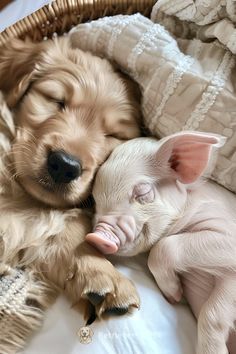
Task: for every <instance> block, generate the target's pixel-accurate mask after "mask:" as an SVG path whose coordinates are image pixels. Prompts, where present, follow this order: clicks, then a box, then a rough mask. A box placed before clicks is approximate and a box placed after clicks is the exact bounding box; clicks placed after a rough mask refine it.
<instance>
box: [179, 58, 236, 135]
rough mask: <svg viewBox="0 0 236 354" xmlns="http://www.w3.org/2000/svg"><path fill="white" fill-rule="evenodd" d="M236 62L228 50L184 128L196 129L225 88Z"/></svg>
mask: <svg viewBox="0 0 236 354" xmlns="http://www.w3.org/2000/svg"><path fill="white" fill-rule="evenodd" d="M234 64H235V59H234V57H233V55H232V54H231V53H230V52H226V53H225V55H224V57H223V60H222V62H221V64H220V65H219V67H218V69H217V71H216V73H215V75H214V76H213V78H212V80H211V81H210V82H209V85H208V87H207V89H206V91H204V92H203V94H202V98H201V101H200V102H199V103H198V104H197V106H196V108H195V110H194V111H193V112H192V114H191V116H190V118H189V119H188V120H187V122H186V124H185V126H184V127H183V130H195V129H198V128H199V125H200V123H201V122H202V121H203V120H204V119H205V117H206V114H207V112H208V111H209V109H210V108H211V106H212V105H213V104H214V102H215V100H216V98H217V96H218V94H219V93H220V91H221V90H222V89H223V88H224V85H225V82H226V80H227V78H228V76H229V74H230V72H231V69H232V67H233V66H234Z"/></svg>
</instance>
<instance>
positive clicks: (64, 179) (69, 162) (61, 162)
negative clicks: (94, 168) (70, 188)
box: [47, 150, 82, 183]
mask: <svg viewBox="0 0 236 354" xmlns="http://www.w3.org/2000/svg"><path fill="white" fill-rule="evenodd" d="M47 169H48V173H49V175H50V176H51V177H52V179H53V180H54V182H56V183H70V182H71V181H73V180H75V179H76V178H77V177H79V176H80V175H81V173H82V167H81V163H80V161H79V160H78V159H76V158H75V157H74V156H72V155H70V154H67V153H65V152H64V151H60V150H58V151H51V152H50V153H49V155H48V160H47Z"/></svg>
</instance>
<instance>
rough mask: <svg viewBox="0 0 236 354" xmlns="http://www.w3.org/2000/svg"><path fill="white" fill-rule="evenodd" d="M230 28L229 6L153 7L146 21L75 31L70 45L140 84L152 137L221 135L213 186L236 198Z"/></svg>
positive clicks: (167, 3)
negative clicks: (223, 138) (101, 58)
mask: <svg viewBox="0 0 236 354" xmlns="http://www.w3.org/2000/svg"><path fill="white" fill-rule="evenodd" d="M157 21H158V22H159V23H163V24H164V25H165V27H164V26H162V25H160V24H159V23H154V22H157ZM234 23H236V2H235V1H231V0H224V1H223V0H221V1H220V0H196V1H191V0H159V1H158V2H157V3H156V5H155V6H154V8H153V11H152V20H149V19H148V18H146V17H144V16H142V15H140V14H135V15H132V16H122V15H119V16H114V17H106V18H102V19H99V20H97V21H92V22H90V23H86V24H81V25H79V26H77V27H76V28H74V29H73V30H72V32H71V41H72V44H73V45H74V46H78V47H80V48H81V49H83V50H89V51H92V52H94V53H95V54H98V55H101V56H105V57H107V58H109V59H111V60H113V61H115V62H116V63H117V64H118V65H119V66H120V68H121V69H122V70H123V71H125V72H127V73H128V74H129V75H130V76H131V77H133V78H134V79H135V80H136V81H137V82H138V83H139V85H140V87H141V90H142V94H143V99H142V108H143V114H144V122H145V124H146V126H147V127H148V128H149V129H150V131H151V133H152V134H154V135H156V136H158V137H162V136H166V135H168V134H172V133H175V132H177V131H180V130H201V131H211V132H215V133H219V134H222V135H224V136H226V137H227V138H228V140H227V143H226V145H225V146H224V147H223V148H222V149H221V151H220V155H219V157H218V160H217V164H216V167H215V170H214V172H213V179H215V180H217V181H218V182H219V183H220V184H222V185H224V186H225V187H227V188H228V189H230V190H232V191H234V192H236V72H235V71H236V70H235V55H234V53H236V30H235V29H234ZM166 28H168V31H167V29H166ZM209 40H210V42H209ZM203 41H204V42H203Z"/></svg>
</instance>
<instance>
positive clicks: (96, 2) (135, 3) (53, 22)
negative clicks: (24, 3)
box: [0, 0, 156, 47]
mask: <svg viewBox="0 0 236 354" xmlns="http://www.w3.org/2000/svg"><path fill="white" fill-rule="evenodd" d="M155 2H156V0H52V2H51V3H49V4H48V5H45V6H43V7H42V8H40V9H39V10H37V11H35V12H34V13H32V14H31V15H28V16H27V17H25V18H23V19H22V20H19V21H18V22H16V23H15V24H13V25H11V26H9V27H8V28H6V29H5V30H4V31H3V32H1V33H0V47H1V46H2V45H3V44H5V43H7V41H9V40H10V39H12V38H23V39H24V38H25V37H30V38H31V39H32V40H33V41H40V40H42V39H44V38H45V39H47V38H51V37H53V35H54V34H57V33H58V32H59V33H58V34H63V33H64V32H66V31H68V30H69V29H70V28H71V27H73V26H74V25H76V24H78V23H81V22H85V21H88V20H93V19H96V18H100V17H104V16H106V15H109V16H111V15H115V14H132V13H135V12H140V13H142V14H143V15H146V16H148V15H149V14H150V11H151V9H152V6H153V5H154V4H155Z"/></svg>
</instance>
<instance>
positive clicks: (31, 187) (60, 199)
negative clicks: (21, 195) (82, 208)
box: [18, 177, 89, 208]
mask: <svg viewBox="0 0 236 354" xmlns="http://www.w3.org/2000/svg"><path fill="white" fill-rule="evenodd" d="M18 182H19V183H20V185H21V186H22V188H23V189H24V190H25V191H26V192H27V193H28V194H29V195H30V196H32V197H33V198H34V199H37V200H38V201H39V202H42V203H44V204H47V205H48V206H52V207H55V208H67V207H76V206H77V207H78V206H79V205H80V204H81V202H82V201H84V200H85V199H86V198H87V197H88V196H89V191H87V190H86V191H84V192H82V193H81V194H80V195H79V196H75V194H74V193H70V192H68V191H63V188H61V190H59V188H58V191H55V190H53V189H51V190H50V189H48V188H45V187H44V186H43V185H41V184H40V183H38V182H37V181H35V180H33V179H32V178H30V177H21V178H19V179H18Z"/></svg>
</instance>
